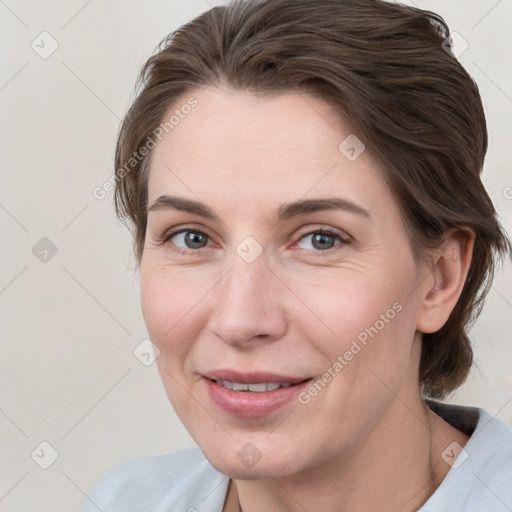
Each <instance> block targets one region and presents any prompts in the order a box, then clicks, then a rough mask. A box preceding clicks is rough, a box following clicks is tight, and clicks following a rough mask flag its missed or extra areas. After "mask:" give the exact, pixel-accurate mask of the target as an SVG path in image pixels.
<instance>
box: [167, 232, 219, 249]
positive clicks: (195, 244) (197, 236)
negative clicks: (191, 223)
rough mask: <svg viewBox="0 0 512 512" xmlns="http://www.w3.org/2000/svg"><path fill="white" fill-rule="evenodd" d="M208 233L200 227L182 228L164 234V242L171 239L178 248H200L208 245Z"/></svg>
mask: <svg viewBox="0 0 512 512" xmlns="http://www.w3.org/2000/svg"><path fill="white" fill-rule="evenodd" d="M208 240H209V238H208V235H207V234H206V233H205V232H204V231H201V230H200V229H195V228H194V229H192V228H182V229H180V230H178V231H174V232H171V233H168V234H166V235H165V239H164V241H165V242H169V241H172V243H173V244H174V245H176V247H178V248H179V249H184V250H187V249H202V248H203V247H206V246H207V245H208Z"/></svg>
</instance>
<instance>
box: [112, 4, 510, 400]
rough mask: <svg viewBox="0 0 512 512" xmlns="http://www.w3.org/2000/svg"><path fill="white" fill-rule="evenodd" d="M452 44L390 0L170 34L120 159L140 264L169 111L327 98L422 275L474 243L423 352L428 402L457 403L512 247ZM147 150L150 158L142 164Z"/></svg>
mask: <svg viewBox="0 0 512 512" xmlns="http://www.w3.org/2000/svg"><path fill="white" fill-rule="evenodd" d="M450 41H451V39H450V37H449V30H448V27H447V25H446V23H445V22H444V20H443V19H442V18H441V17H440V16H438V15H437V14H435V13H432V12H430V11H425V10H421V9H417V8H412V7H407V6H404V5H400V4H392V3H387V2H384V1H381V0H234V1H232V2H231V3H230V4H229V5H227V6H222V7H215V8H212V9H210V10H208V11H206V12H204V13H203V14H201V15H200V16H198V17H197V18H195V19H193V20H192V21H190V22H189V23H187V24H185V25H183V26H181V27H180V28H178V29H177V30H176V31H174V32H172V33H171V34H170V35H169V36H167V37H166V38H165V39H164V40H163V41H162V42H161V43H160V45H159V47H158V48H157V51H156V52H155V53H154V55H153V56H152V57H150V58H149V60H148V61H147V62H146V63H145V65H144V66H143V68H142V70H141V73H140V75H139V78H138V80H137V88H138V93H137V96H136V98H135V100H134V102H133V103H132V105H131V107H130V108H129V110H128V112H127V114H126V116H125V118H124V121H123V123H122V126H121V129H120V132H119V137H118V142H117V148H116V155H115V169H116V176H115V178H116V180H115V181H116V190H115V196H114V201H115V208H116V213H117V215H118V216H119V218H120V219H122V220H123V221H125V222H126V223H127V224H128V225H129V226H130V227H131V228H132V229H133V235H134V249H135V255H136V258H137V261H138V263H140V261H141V258H142V253H143V247H144V240H145V234H146V223H147V183H148V173H149V167H150V161H151V155H152V151H149V152H148V151H147V147H150V148H151V147H152V146H149V142H150V141H152V142H153V146H154V138H155V134H157V133H160V132H158V127H159V126H160V125H161V123H163V121H164V114H165V113H166V112H167V111H168V110H169V109H170V107H172V106H173V105H175V104H176V102H177V101H178V100H179V99H180V98H181V99H182V98H183V97H184V95H186V94H190V93H191V91H193V90H197V89H198V88H204V87H207V86H209V85H228V86H229V87H230V88H232V89H234V90H239V91H249V92H252V93H254V94H279V93H286V92H293V91H299V92H304V93H306V94H309V95H312V96H314V97H318V98H320V99H322V100H324V101H326V102H327V103H328V104H329V105H330V106H332V107H333V108H334V109H335V111H336V112H337V113H339V115H340V116H342V118H343V119H345V120H347V121H348V122H349V123H350V126H351V128H352V129H353V130H354V131H355V133H357V136H358V137H359V138H360V139H361V140H362V141H363V142H364V144H365V146H366V149H367V150H368V151H369V152H370V154H371V155H372V156H373V157H374V158H375V159H376V161H377V162H379V164H381V166H382V168H383V169H384V174H385V176H384V178H385V182H386V184H387V186H388V188H389V190H390V192H391V194H392V196H393V198H394V200H395V201H396V203H397V205H398V207H399V209H400V212H401V215H402V219H403V221H404V225H405V226H406V229H407V233H408V237H409V241H410V244H411V249H412V252H413V254H414V256H415V259H416V261H417V262H419V261H421V260H422V258H423V257H424V255H425V254H426V253H427V250H428V249H429V248H430V249H432V248H435V247H439V244H440V242H441V241H442V239H443V236H445V235H446V233H447V232H448V231H449V230H451V229H460V227H463V226H467V227H469V228H471V229H472V230H473V231H474V233H475V235H476V239H475V245H474V249H473V256H472V262H471V265H470V269H469V273H468V276H467V279H466V282H465V284H464V287H463V290H462V294H461V296H460V298H459V300H458V302H457V304H456V306H455V308H454V309H453V311H452V313H451V315H450V317H449V319H448V320H447V322H446V323H445V325H444V326H443V327H442V328H441V329H440V330H439V331H437V332H434V333H425V334H423V340H422V352H421V360H420V368H419V379H420V384H421V389H422V392H423V396H425V397H430V398H443V397H444V396H446V395H447V394H448V393H450V392H452V391H453V390H455V389H456V388H457V387H459V386H460V385H461V384H462V383H463V382H464V381H465V379H466V377H467V375H468V373H469V370H470V368H471V365H472V360H473V352H472V347H471V344H470V341H469V338H468V335H467V333H468V330H469V328H470V327H471V325H472V323H473V321H474V320H475V319H476V317H477V316H478V314H479V313H480V311H481V308H482V305H483V300H484V298H485V296H486V294H487V292H488V291H489V289H490V287H491V284H492V279H493V276H494V271H495V267H496V264H497V263H498V260H499V259H501V258H502V257H503V256H504V255H505V254H506V253H510V252H511V244H510V241H509V239H508V238H507V236H506V233H505V231H504V230H503V228H502V227H501V225H500V223H499V221H498V219H497V216H496V212H495V209H494V206H493V204H492V201H491V199H490V197H489V195H488V194H487V192H486V190H485V188H484V186H483V184H482V181H481V178H480V175H481V172H482V169H483V164H484V157H485V153H486V151H487V142H488V141H487V128H486V120H485V115H484V110H483V106H482V102H481V98H480V94H479V91H478V87H477V85H476V83H475V82H474V81H473V79H472V78H471V77H470V76H469V74H468V73H467V72H466V71H465V69H464V68H463V66H462V65H461V64H460V63H459V62H458V60H457V59H456V58H455V56H454V55H453V53H452V52H451V50H450V46H451V45H450ZM143 147H146V153H147V154H146V155H145V156H144V157H143V158H142V157H140V158H137V159H135V158H133V161H130V158H132V157H133V155H134V154H135V153H137V152H138V151H139V150H140V149H141V148H143ZM128 161H130V162H131V164H130V167H129V168H127V166H126V162H128Z"/></svg>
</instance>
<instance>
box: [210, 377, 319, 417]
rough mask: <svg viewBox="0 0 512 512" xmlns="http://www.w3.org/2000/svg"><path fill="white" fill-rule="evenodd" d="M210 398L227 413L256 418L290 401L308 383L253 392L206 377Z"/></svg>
mask: <svg viewBox="0 0 512 512" xmlns="http://www.w3.org/2000/svg"><path fill="white" fill-rule="evenodd" d="M205 381H206V385H207V387H208V393H209V395H210V398H211V399H212V400H213V401H214V402H215V403H216V404H217V405H218V406H219V407H220V408H221V409H222V410H223V411H224V412H227V413H228V414H234V415H236V416H243V417H246V418H256V417H259V416H267V415H269V414H271V413H273V412H275V411H277V410H278V409H280V408H281V407H284V406H285V405H286V404H288V403H290V402H291V401H292V400H293V399H294V398H296V397H297V395H298V394H299V393H300V392H301V391H302V390H303V389H304V388H305V387H306V386H307V385H308V384H309V380H307V381H304V382H301V383H299V384H295V385H293V386H289V387H287V388H279V389H276V390H274V391H263V392H261V393H254V392H251V391H233V390H232V389H227V388H225V387H224V386H221V385H220V384H217V383H216V382H215V381H212V380H210V379H206V378H205Z"/></svg>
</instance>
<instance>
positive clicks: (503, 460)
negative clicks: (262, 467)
mask: <svg viewBox="0 0 512 512" xmlns="http://www.w3.org/2000/svg"><path fill="white" fill-rule="evenodd" d="M427 404H428V405H429V407H430V408H431V409H432V410H433V411H434V412H435V413H436V414H438V415H439V416H441V417H442V418H443V419H444V420H445V421H447V422H448V423H450V424H451V425H453V426H454V427H455V428H458V429H459V430H461V431H463V432H465V433H466V434H467V435H468V436H470V439H469V441H468V442H467V444H466V446H465V447H464V449H462V450H461V447H460V446H459V445H457V446H448V447H447V449H446V450H445V451H444V452H443V458H444V459H445V461H446V462H447V463H449V464H450V466H451V469H450V471H449V472H448V474H447V475H446V477H445V478H444V480H443V481H442V483H441V485H440V486H439V487H438V488H437V489H436V491H435V492H434V493H433V494H432V496H431V497H430V498H429V499H428V501H427V502H426V503H425V504H424V505H423V506H422V507H421V508H420V509H419V512H441V511H449V512H462V511H464V512H491V511H492V512H511V511H512V428H511V427H509V426H507V425H505V424H504V423H503V422H501V421H500V420H498V419H496V418H493V417H492V416H491V415H490V414H489V413H487V412H486V411H485V410H483V409H479V408H475V407H463V406H457V405H448V404H443V403H440V402H433V401H430V400H427ZM229 482H230V478H229V477H227V476H225V475H223V474H222V473H219V472H218V471H217V470H216V469H215V468H214V467H213V466H212V465H211V464H210V463H209V462H208V460H207V459H206V457H205V456H204V454H203V453H202V451H201V450H200V448H198V447H193V448H188V449H185V450H180V451H177V452H174V453H170V454H165V455H159V456H156V457H147V458H144V459H138V460H135V461H131V462H128V463H125V464H121V465H119V466H117V467H115V468H114V469H112V470H111V471H110V472H108V473H107V474H106V475H105V476H104V477H103V478H101V479H100V480H99V481H98V482H97V483H96V485H95V486H94V487H93V489H92V491H91V492H90V493H89V495H88V496H87V498H86V500H85V501H84V503H83V505H82V507H81V508H80V511H79V512H98V511H101V512H222V508H223V505H224V501H225V499H226V495H227V490H228V486H229Z"/></svg>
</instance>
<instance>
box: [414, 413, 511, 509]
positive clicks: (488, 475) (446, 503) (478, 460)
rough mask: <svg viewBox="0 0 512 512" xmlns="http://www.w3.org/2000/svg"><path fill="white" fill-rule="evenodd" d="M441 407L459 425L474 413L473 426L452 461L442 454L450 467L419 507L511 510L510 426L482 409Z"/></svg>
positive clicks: (446, 415) (448, 448)
mask: <svg viewBox="0 0 512 512" xmlns="http://www.w3.org/2000/svg"><path fill="white" fill-rule="evenodd" d="M442 411H443V412H446V413H447V414H445V419H447V421H448V418H449V419H450V420H452V421H454V423H455V418H456V417H457V415H458V416H459V418H460V422H461V423H460V425H463V424H464V423H466V424H467V421H468V418H471V417H476V418H477V421H476V427H475V428H474V431H473V432H472V434H471V436H470V438H469V441H468V443H467V444H466V446H464V448H463V449H462V447H459V448H458V449H455V451H456V452H457V453H458V457H457V458H456V459H455V460H454V461H450V460H449V457H446V458H445V457H443V458H444V459H445V460H446V461H447V463H449V465H451V466H452V467H451V469H450V471H449V472H448V474H447V476H446V478H445V479H444V481H443V482H442V484H441V485H440V486H439V488H438V489H437V490H436V492H435V493H434V494H433V495H432V496H431V498H430V499H429V500H428V501H427V503H426V504H425V505H424V506H423V508H422V509H421V511H422V512H436V511H441V510H448V509H449V510H451V511H454V512H455V511H464V512H473V511H474V512H477V511H478V512H480V511H482V510H492V511H493V512H502V511H503V512H509V511H510V510H512V428H511V427H509V426H508V425H506V424H505V423H503V422H502V421H500V420H498V419H497V418H495V417H493V416H491V415H490V414H489V413H488V412H487V411H485V410H483V409H478V408H470V407H461V406H446V405H444V406H443V409H442ZM448 412H449V414H448ZM454 423H452V424H454ZM447 450H450V447H447ZM453 450H454V449H453V448H452V449H451V450H450V451H449V453H453ZM447 453H448V452H447Z"/></svg>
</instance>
